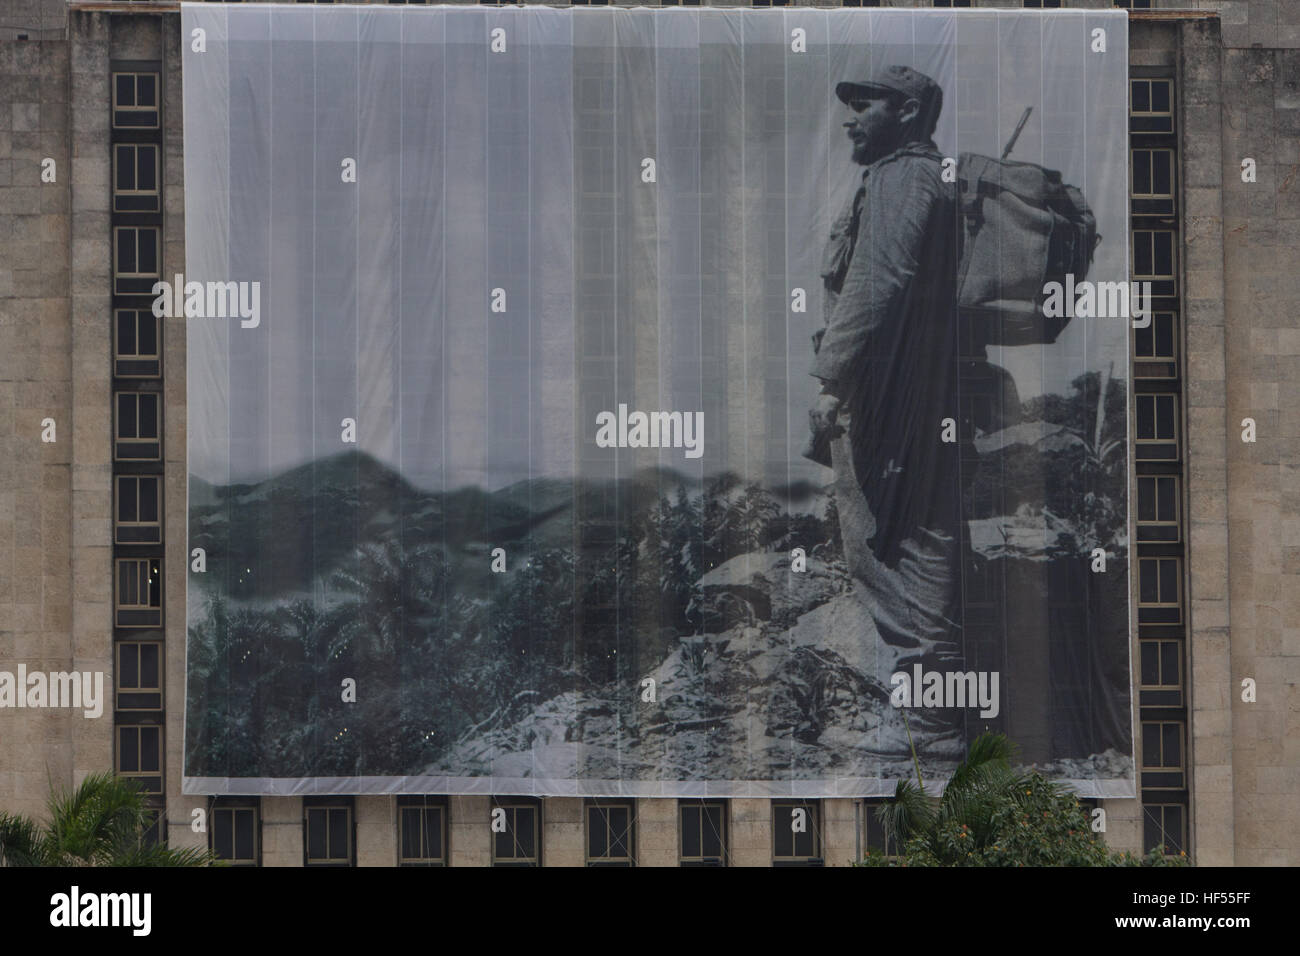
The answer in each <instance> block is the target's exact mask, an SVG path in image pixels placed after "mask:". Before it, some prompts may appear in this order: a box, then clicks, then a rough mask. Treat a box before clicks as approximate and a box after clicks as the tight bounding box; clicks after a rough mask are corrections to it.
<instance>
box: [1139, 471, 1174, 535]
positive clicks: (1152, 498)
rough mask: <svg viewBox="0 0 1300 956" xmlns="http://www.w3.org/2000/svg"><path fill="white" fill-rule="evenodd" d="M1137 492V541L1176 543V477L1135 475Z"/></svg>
mask: <svg viewBox="0 0 1300 956" xmlns="http://www.w3.org/2000/svg"><path fill="white" fill-rule="evenodd" d="M1137 492H1138V495H1137V505H1138V507H1137V510H1138V515H1137V522H1138V532H1137V539H1138V541H1140V542H1147V543H1151V542H1173V541H1177V540H1178V476H1177V475H1139V476H1138V479H1137Z"/></svg>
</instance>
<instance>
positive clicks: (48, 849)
mask: <svg viewBox="0 0 1300 956" xmlns="http://www.w3.org/2000/svg"><path fill="white" fill-rule="evenodd" d="M148 812H149V811H148V808H147V807H146V806H145V802H144V795H143V793H142V792H141V791H140V789H139V786H138V785H137V784H136V782H135V781H133V780H128V779H125V778H122V777H117V776H114V775H113V774H109V773H104V774H91V775H89V776H88V777H86V779H85V780H83V781H82V782H81V785H80V786H79V787H76V788H75V789H72V790H61V791H58V792H56V793H54V794H52V795H51V797H50V801H49V823H47V824H46V825H45V826H44V827H41V826H39V825H38V824H37V823H35V822H34V821H32V820H30V819H28V818H27V817H24V816H21V815H16V814H8V813H0V866H212V865H217V864H218V863H219V861H218V860H216V859H215V858H214V857H213V856H212V854H211V853H210V852H209V851H207V850H201V849H197V848H183V849H174V848H171V847H167V846H163V845H161V844H159V845H157V846H146V845H144V840H143V835H144V831H145V829H146V828H147V826H148V823H149V820H148Z"/></svg>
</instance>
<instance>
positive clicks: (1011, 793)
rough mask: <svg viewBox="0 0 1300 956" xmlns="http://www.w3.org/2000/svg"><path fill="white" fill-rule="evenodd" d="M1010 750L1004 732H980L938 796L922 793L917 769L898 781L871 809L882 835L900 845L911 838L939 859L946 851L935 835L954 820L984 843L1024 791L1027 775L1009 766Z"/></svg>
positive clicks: (978, 844) (974, 842) (974, 841)
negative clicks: (887, 796)
mask: <svg viewBox="0 0 1300 956" xmlns="http://www.w3.org/2000/svg"><path fill="white" fill-rule="evenodd" d="M1014 753H1015V747H1014V745H1013V744H1012V743H1011V741H1010V740H1009V739H1008V738H1007V736H1006V735H1005V734H995V733H983V734H980V736H978V737H976V738H975V739H974V740H973V741H972V742H971V745H970V750H969V752H968V753H967V754H966V759H965V760H963V761H962V762H961V763H960V764H958V765H957V767H956V769H955V770H953V772H952V777H950V778H949V780H948V785H947V786H946V787H945V788H944V791H943V796H941V797H938V798H936V797H933V796H931V795H929V794H927V793H926V792H925V783H924V781H922V780H921V779H920V776H919V774H918V776H917V782H916V783H915V784H913V783H912V781H911V780H900V781H899V782H898V785H897V787H896V788H895V790H894V796H893V799H891V800H889V801H887V802H885V803H884V804H882V805H881V806H880V807H879V808H878V809H877V811H876V813H877V819H879V821H880V823H881V826H882V827H883V828H884V831H885V835H886V838H887V840H888V841H889V842H890V843H892V844H894V845H896V846H898V847H900V848H901V847H902V846H904V845H905V844H907V843H909V841H912V842H913V843H914V844H920V847H919V848H921V849H927V850H929V851H930V852H931V853H932V854H933V855H934V856H935V857H938V858H943V857H944V856H946V855H947V854H946V853H945V851H944V849H943V847H942V846H941V845H940V844H939V841H938V840H937V839H936V838H937V836H938V834H939V832H940V831H941V830H943V828H944V827H946V826H947V825H948V824H953V823H955V824H957V825H959V826H964V828H965V830H966V832H967V833H968V834H969V839H970V841H971V843H970V845H971V846H972V847H980V848H982V847H984V846H986V845H988V844H989V843H990V842H992V841H993V840H994V839H995V838H996V836H997V823H998V817H999V814H1000V812H1001V811H1002V810H1003V809H1004V808H1005V807H1006V806H1007V804H1008V802H1010V803H1012V804H1017V803H1019V802H1020V797H1021V796H1022V795H1023V794H1024V793H1025V781H1026V780H1027V779H1028V775H1027V774H1025V773H1022V772H1020V771H1017V770H1015V769H1014V768H1013V767H1012V766H1011V759H1012V757H1013V755H1014Z"/></svg>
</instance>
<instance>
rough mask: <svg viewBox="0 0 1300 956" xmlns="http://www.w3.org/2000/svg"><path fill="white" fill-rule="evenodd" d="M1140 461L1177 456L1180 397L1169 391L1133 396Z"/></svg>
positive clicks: (1160, 459)
mask: <svg viewBox="0 0 1300 956" xmlns="http://www.w3.org/2000/svg"><path fill="white" fill-rule="evenodd" d="M1134 406H1135V412H1136V419H1137V428H1136V433H1137V434H1136V444H1137V458H1138V460H1139V461H1173V460H1174V459H1176V458H1177V457H1178V400H1177V396H1176V395H1172V394H1168V393H1154V394H1142V395H1136V396H1134Z"/></svg>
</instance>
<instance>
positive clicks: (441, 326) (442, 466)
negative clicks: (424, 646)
mask: <svg viewBox="0 0 1300 956" xmlns="http://www.w3.org/2000/svg"><path fill="white" fill-rule="evenodd" d="M439 60H440V61H441V62H442V84H441V86H440V87H439V93H440V94H441V96H442V130H441V140H440V145H441V147H442V162H441V163H439V164H438V165H439V166H441V167H442V194H441V196H440V197H439V201H438V218H439V219H440V220H441V221H442V252H441V258H442V282H441V283H440V284H439V287H438V295H439V296H440V297H441V300H442V301H441V303H440V308H439V310H438V312H439V316H438V318H439V322H438V336H439V343H438V362H439V365H440V366H441V368H440V369H439V371H440V374H439V375H438V413H439V415H440V416H441V418H442V421H441V422H440V423H439V424H440V427H439V429H438V432H439V438H440V439H441V441H442V449H441V454H440V456H439V458H438V470H439V471H440V472H441V474H440V475H439V476H438V477H439V485H438V490H439V493H440V495H441V496H442V497H443V499H444V500H445V499H446V495H447V16H446V12H445V11H444V13H443V14H442V56H440V57H439ZM440 523H441V525H442V562H443V566H444V568H445V566H446V565H445V562H446V560H447V518H446V512H445V511H444V512H443V515H442V521H441V522H440ZM441 577H442V604H443V607H444V608H445V607H446V606H447V578H448V575H447V573H446V572H445V570H444V572H443V574H442V575H441ZM443 627H444V630H443V633H444V635H445V634H446V630H447V628H446V623H445V620H444V625H443ZM448 769H449V770H450V769H452V768H450V767H449V768H448ZM449 809H450V808H449Z"/></svg>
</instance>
